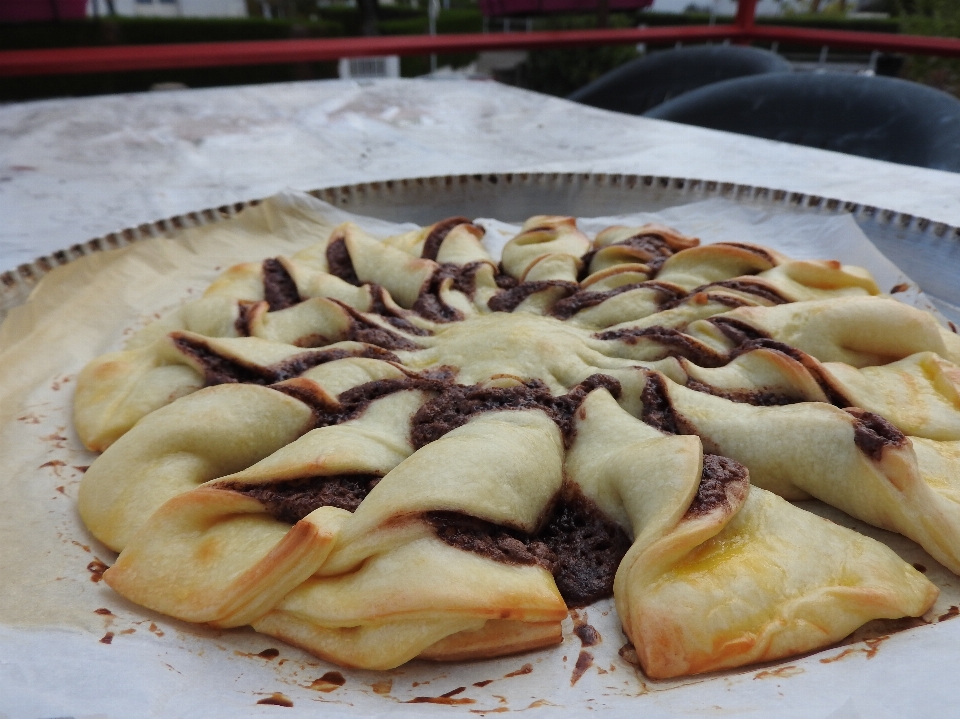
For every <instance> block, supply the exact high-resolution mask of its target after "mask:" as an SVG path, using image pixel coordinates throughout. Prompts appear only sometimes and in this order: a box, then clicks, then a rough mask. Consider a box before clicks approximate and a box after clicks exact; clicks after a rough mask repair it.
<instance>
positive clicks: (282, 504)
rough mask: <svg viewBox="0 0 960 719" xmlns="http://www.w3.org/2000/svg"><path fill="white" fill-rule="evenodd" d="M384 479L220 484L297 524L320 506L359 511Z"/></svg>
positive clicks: (336, 477)
mask: <svg viewBox="0 0 960 719" xmlns="http://www.w3.org/2000/svg"><path fill="white" fill-rule="evenodd" d="M380 479H381V477H380V475H376V474H338V475H333V476H330V477H306V478H304V479H290V480H284V481H282V482H273V483H271V484H248V485H244V484H243V483H242V482H227V483H224V484H222V485H218V486H219V488H220V489H231V490H233V491H234V492H239V493H240V494H245V495H246V496H248V497H253V498H254V499H256V500H257V501H258V502H260V503H261V504H263V506H264V507H266V510H267V513H268V514H269V515H270V516H271V517H273V518H274V519H276V520H278V521H280V522H287V523H289V524H296V523H297V522H299V521H300V520H301V519H303V518H304V517H306V516H307V515H308V514H310V512H312V511H314V510H315V509H319V508H320V507H338V508H340V509H345V510H347V511H348V512H355V511H356V510H357V507H359V506H360V502H362V501H363V500H364V498H365V497H366V496H367V495H368V494H369V493H370V490H372V489H373V488H374V487H376V486H377V483H378V482H379V481H380Z"/></svg>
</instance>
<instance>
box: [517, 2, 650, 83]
mask: <svg viewBox="0 0 960 719" xmlns="http://www.w3.org/2000/svg"><path fill="white" fill-rule="evenodd" d="M633 20H634V18H633V16H632V15H626V14H619V13H617V14H612V15H611V16H610V19H609V26H610V27H632V26H633V25H634V24H635V23H634V22H633ZM595 27H597V19H596V16H593V15H581V16H560V17H554V18H545V19H540V20H538V21H537V22H536V24H535V26H534V29H536V30H582V29H590V28H595ZM639 56H640V55H639V53H638V52H637V49H636V48H635V47H634V46H633V45H603V46H600V47H580V48H567V49H561V50H534V51H532V52H531V53H530V54H529V55H528V57H527V60H526V61H525V62H524V63H523V65H521V66H520V68H519V70H518V74H517V77H516V78H515V82H516V84H517V85H519V86H521V87H525V88H528V89H530V90H536V91H537V92H543V93H546V94H548V95H559V96H561V97H563V96H566V95H569V94H570V93H571V92H573V91H574V90H576V89H577V88H578V87H582V86H583V85H586V84H587V83H588V82H592V81H593V80H596V79H597V78H598V77H600V76H601V75H603V74H604V73H607V72H609V71H610V70H612V69H613V68H615V67H618V66H619V65H622V64H623V63H625V62H629V61H630V60H633V59H634V58H637V57H639Z"/></svg>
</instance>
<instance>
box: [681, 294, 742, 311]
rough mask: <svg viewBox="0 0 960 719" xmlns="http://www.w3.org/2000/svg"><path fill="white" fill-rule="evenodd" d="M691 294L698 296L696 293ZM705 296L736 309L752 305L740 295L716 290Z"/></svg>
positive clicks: (709, 299)
mask: <svg viewBox="0 0 960 719" xmlns="http://www.w3.org/2000/svg"><path fill="white" fill-rule="evenodd" d="M698 294H699V293H698ZM691 296H692V297H696V295H691ZM704 297H705V298H706V300H707V302H716V303H717V304H720V305H725V306H726V307H730V308H732V309H736V308H737V307H747V306H752V305H750V303H749V302H748V301H747V300H745V299H742V298H740V297H734V296H733V295H721V294H717V293H716V292H707V293H705V294H704ZM704 304H706V303H704ZM664 309H666V308H664Z"/></svg>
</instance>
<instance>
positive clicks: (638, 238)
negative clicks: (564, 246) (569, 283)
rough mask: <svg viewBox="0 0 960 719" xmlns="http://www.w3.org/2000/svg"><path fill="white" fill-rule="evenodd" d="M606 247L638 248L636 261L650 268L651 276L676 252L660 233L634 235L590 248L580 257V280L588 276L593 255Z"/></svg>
mask: <svg viewBox="0 0 960 719" xmlns="http://www.w3.org/2000/svg"><path fill="white" fill-rule="evenodd" d="M607 247H630V248H632V249H634V250H639V252H640V254H641V256H640V257H638V258H637V261H638V262H642V263H643V264H645V265H647V266H648V267H649V268H650V274H651V277H652V276H653V275H655V274H656V273H657V272H659V271H660V268H661V267H663V263H664V262H666V261H667V260H668V259H669V258H670V257H671V256H672V255H674V254H675V253H676V250H674V249H673V248H672V247H671V246H670V243H669V242H668V241H667V240H666V239H665V238H664V237H663V236H662V235H659V234H656V233H650V232H647V233H643V234H640V235H634V236H633V237H628V238H627V239H625V240H620V242H614V243H613V244H611V245H606V246H604V247H601V248H599V249H597V250H591V251H590V252H588V253H587V254H585V255H584V256H583V257H582V258H580V259H581V261H582V262H583V270H581V277H580V278H579V279H580V280H583V279H584V278H586V277H589V276H590V274H591V273H590V263H591V262H592V261H593V258H594V256H595V255H596V254H597V253H598V252H600V251H601V250H605V249H607Z"/></svg>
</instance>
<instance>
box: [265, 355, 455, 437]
mask: <svg viewBox="0 0 960 719" xmlns="http://www.w3.org/2000/svg"><path fill="white" fill-rule="evenodd" d="M453 376H454V373H453V372H452V371H451V368H449V367H437V368H434V369H433V370H431V371H428V372H423V373H421V374H420V375H417V376H407V377H398V378H395V379H379V380H374V381H372V382H365V383H364V384H361V385H357V386H356V387H351V388H350V389H348V390H345V391H343V392H341V393H340V394H339V395H338V396H337V400H336V403H335V404H333V405H331V404H330V403H329V399H327V398H326V397H325V396H323V395H317V394H315V393H314V392H313V391H311V390H312V388H311V387H308V386H304V385H301V384H297V383H291V384H286V385H283V384H281V385H274V386H273V387H272V389H275V390H277V391H278V392H283V393H284V394H287V395H290V396H291V397H294V398H295V399H298V400H300V401H301V402H303V403H304V404H306V405H307V406H308V407H310V408H311V409H312V410H313V414H314V424H313V426H314V428H316V427H330V426H332V425H336V424H341V423H343V422H347V421H349V420H351V419H356V418H357V417H359V416H360V415H361V414H363V412H364V411H365V410H366V409H367V407H369V406H370V403H371V402H374V401H375V400H378V399H381V398H382V397H386V396H387V395H391V394H394V393H395V392H403V391H406V390H413V389H415V390H422V391H424V392H443V390H444V389H445V388H447V387H450V386H451V385H452V381H453Z"/></svg>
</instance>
